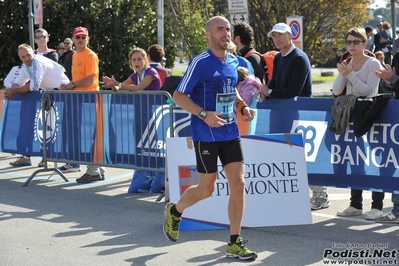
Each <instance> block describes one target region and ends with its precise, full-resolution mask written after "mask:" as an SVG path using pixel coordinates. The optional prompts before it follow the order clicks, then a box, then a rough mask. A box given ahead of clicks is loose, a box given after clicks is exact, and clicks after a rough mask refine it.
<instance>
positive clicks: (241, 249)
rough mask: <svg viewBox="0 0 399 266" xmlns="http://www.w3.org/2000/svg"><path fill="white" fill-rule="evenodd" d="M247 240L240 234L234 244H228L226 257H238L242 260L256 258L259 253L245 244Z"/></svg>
mask: <svg viewBox="0 0 399 266" xmlns="http://www.w3.org/2000/svg"><path fill="white" fill-rule="evenodd" d="M247 242H248V241H247V240H242V237H241V236H239V237H238V238H237V240H236V242H235V243H234V244H233V245H231V246H230V244H227V247H226V257H228V258H238V259H240V260H251V259H252V260H254V259H256V258H257V257H258V254H256V252H254V251H252V250H249V249H247V247H246V246H245V244H246V243H247Z"/></svg>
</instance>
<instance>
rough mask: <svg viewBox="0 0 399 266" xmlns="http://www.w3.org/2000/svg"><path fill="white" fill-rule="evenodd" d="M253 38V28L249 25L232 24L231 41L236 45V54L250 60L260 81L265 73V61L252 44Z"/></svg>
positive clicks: (241, 23) (242, 23)
mask: <svg viewBox="0 0 399 266" xmlns="http://www.w3.org/2000/svg"><path fill="white" fill-rule="evenodd" d="M253 40H254V30H253V29H252V27H251V26H250V25H248V24H247V23H244V22H240V23H237V24H235V25H234V27H233V31H232V41H233V43H234V44H235V45H236V46H237V51H238V54H239V55H241V56H242V57H245V58H246V59H247V60H248V61H249V62H251V64H252V66H253V68H254V71H255V76H256V77H257V78H259V79H260V80H261V81H262V82H263V79H264V75H265V62H263V59H262V57H261V56H260V55H259V54H258V53H257V52H256V50H255V48H254V47H253V46H252V42H253Z"/></svg>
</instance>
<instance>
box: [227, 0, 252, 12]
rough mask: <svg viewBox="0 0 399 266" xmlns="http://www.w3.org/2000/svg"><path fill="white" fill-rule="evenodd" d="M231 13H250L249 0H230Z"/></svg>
mask: <svg viewBox="0 0 399 266" xmlns="http://www.w3.org/2000/svg"><path fill="white" fill-rule="evenodd" d="M228 6H229V13H230V14H231V13H248V2H247V0H229V1H228Z"/></svg>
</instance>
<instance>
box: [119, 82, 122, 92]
mask: <svg viewBox="0 0 399 266" xmlns="http://www.w3.org/2000/svg"><path fill="white" fill-rule="evenodd" d="M118 89H119V90H120V89H122V83H120V82H119V85H118Z"/></svg>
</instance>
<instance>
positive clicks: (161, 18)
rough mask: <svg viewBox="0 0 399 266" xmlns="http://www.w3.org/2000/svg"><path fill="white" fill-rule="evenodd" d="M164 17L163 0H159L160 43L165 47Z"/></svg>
mask: <svg viewBox="0 0 399 266" xmlns="http://www.w3.org/2000/svg"><path fill="white" fill-rule="evenodd" d="M163 18H164V13H163V0H158V44H159V45H161V46H162V47H164V34H163V26H164V23H163Z"/></svg>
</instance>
